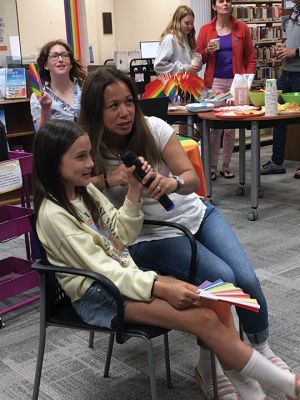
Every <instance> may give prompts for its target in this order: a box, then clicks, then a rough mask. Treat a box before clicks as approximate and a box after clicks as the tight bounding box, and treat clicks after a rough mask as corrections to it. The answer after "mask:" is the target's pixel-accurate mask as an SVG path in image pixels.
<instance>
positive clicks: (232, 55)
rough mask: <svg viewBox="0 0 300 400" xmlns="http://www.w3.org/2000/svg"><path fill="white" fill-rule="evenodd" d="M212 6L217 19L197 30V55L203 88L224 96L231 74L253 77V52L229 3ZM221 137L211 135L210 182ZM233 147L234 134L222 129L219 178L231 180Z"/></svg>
mask: <svg viewBox="0 0 300 400" xmlns="http://www.w3.org/2000/svg"><path fill="white" fill-rule="evenodd" d="M212 6H213V9H214V10H215V11H216V14H217V15H216V17H215V18H213V20H212V21H211V22H209V23H208V24H206V25H204V26H203V27H202V28H201V29H200V32H199V35H198V39H197V52H199V53H201V55H202V60H203V64H206V70H205V76H204V80H205V85H206V87H208V88H212V89H213V90H214V91H215V92H217V93H223V92H227V91H228V90H229V89H230V86H231V83H232V80H233V77H234V74H246V73H247V74H255V70H256V52H255V48H254V46H253V43H252V38H251V34H250V31H249V29H248V27H247V25H246V24H245V23H243V22H240V21H237V20H236V19H235V18H233V17H232V16H231V9H232V7H231V0H212ZM216 39H219V41H217V40H216ZM218 42H219V43H218ZM221 133H222V130H212V131H211V138H210V140H211V177H212V180H215V179H216V178H217V175H216V172H217V165H218V156H219V151H220V141H221ZM233 147H234V130H233V129H230V130H229V129H225V130H224V136H223V165H222V169H221V171H220V175H222V176H224V178H227V179H228V178H233V177H234V174H233V172H232V171H231V170H230V168H229V164H230V160H231V154H232V151H233Z"/></svg>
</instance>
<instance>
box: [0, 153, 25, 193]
mask: <svg viewBox="0 0 300 400" xmlns="http://www.w3.org/2000/svg"><path fill="white" fill-rule="evenodd" d="M22 186H23V180H22V172H21V167H20V162H19V160H8V161H2V162H1V163H0V194H2V193H7V192H10V191H12V190H16V189H19V188H21V187H22Z"/></svg>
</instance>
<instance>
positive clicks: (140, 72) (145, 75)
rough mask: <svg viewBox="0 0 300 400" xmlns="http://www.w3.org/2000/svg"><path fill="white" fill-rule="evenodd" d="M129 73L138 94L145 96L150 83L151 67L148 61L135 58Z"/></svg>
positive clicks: (131, 62)
mask: <svg viewBox="0 0 300 400" xmlns="http://www.w3.org/2000/svg"><path fill="white" fill-rule="evenodd" d="M129 73H130V76H131V78H132V80H133V81H134V82H135V86H136V89H137V92H138V94H143V93H144V91H145V85H146V84H147V83H149V82H150V65H149V63H148V61H147V60H146V59H143V58H133V59H132V60H131V61H130V64H129Z"/></svg>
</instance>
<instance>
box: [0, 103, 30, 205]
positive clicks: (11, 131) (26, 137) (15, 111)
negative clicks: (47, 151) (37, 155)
mask: <svg viewBox="0 0 300 400" xmlns="http://www.w3.org/2000/svg"><path fill="white" fill-rule="evenodd" d="M0 108H3V110H4V117H5V125H6V136H7V141H8V144H9V147H10V150H24V151H25V152H28V153H31V152H32V146H33V139H34V135H35V130H34V126H33V121H32V117H31V113H30V99H29V98H24V99H13V100H0ZM19 202H20V190H14V191H12V192H8V193H3V194H1V195H0V205H3V204H18V203H19Z"/></svg>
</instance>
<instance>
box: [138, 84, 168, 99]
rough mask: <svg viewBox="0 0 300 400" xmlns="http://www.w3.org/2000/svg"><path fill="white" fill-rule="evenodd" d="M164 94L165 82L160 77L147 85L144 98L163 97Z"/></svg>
mask: <svg viewBox="0 0 300 400" xmlns="http://www.w3.org/2000/svg"><path fill="white" fill-rule="evenodd" d="M163 96H165V94H164V84H163V83H162V81H161V80H160V79H155V80H154V81H152V82H149V83H147V85H145V92H144V94H143V99H150V98H154V97H163Z"/></svg>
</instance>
